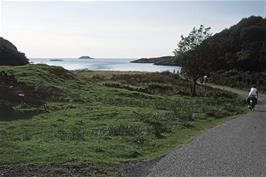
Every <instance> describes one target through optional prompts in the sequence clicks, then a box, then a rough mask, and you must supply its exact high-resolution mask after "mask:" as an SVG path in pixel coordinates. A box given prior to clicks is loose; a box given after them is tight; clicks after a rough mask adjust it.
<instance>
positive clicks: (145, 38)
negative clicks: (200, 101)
mask: <svg viewBox="0 0 266 177" xmlns="http://www.w3.org/2000/svg"><path fill="white" fill-rule="evenodd" d="M0 1H1V0H0ZM1 7H2V11H1V30H0V32H1V33H0V36H2V37H4V38H6V39H8V40H10V41H11V42H12V43H13V44H15V45H16V46H17V48H18V49H19V50H20V51H22V52H24V53H26V56H27V57H29V58H38V57H41V58H45V57H49V58H65V57H66V58H72V57H73V58H75V57H79V56H82V55H89V56H91V57H95V58H140V57H156V56H164V55H172V51H173V50H174V49H175V48H176V46H177V43H178V41H179V39H180V35H181V34H185V35H186V34H188V33H189V32H190V31H191V30H192V28H193V27H194V26H196V27H199V25H200V24H203V25H204V26H206V27H211V28H212V30H211V31H212V32H213V33H216V32H219V31H221V30H223V29H225V28H228V27H230V26H232V25H234V24H236V23H237V22H238V21H240V20H241V19H242V18H245V17H249V16H251V15H256V16H263V17H265V2H264V1H247V0H246V1H234V2H232V1H228V0H227V1H168V2H165V1H146V2H143V1H135V2H134V1H131V2H130V1H122V2H121V1H105V2H104V1H101V2H96V1H79V2H75V1H60V2H59V1H57V2H56V1H41V2H40V1H35V2H33V1H2V5H1Z"/></svg>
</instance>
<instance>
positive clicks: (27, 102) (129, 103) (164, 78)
mask: <svg viewBox="0 0 266 177" xmlns="http://www.w3.org/2000/svg"><path fill="white" fill-rule="evenodd" d="M0 71H6V72H8V73H13V74H14V75H15V78H16V79H17V81H18V82H17V83H16V84H13V85H15V86H14V87H13V88H11V89H7V86H8V84H6V83H1V84H2V90H5V94H2V95H0V96H1V97H0V106H2V107H6V108H9V109H5V110H2V113H1V116H0V132H1V133H0V142H1V143H0V154H1V156H0V164H1V165H6V164H9V165H10V164H35V165H36V164H37V165H49V164H77V165H84V164H90V165H92V166H93V169H94V171H93V170H92V175H94V176H97V175H98V176H115V169H116V168H117V167H118V166H119V165H120V164H123V163H126V162H131V161H137V160H143V159H150V158H154V157H159V156H162V155H164V154H166V153H168V152H169V151H170V150H171V149H173V148H175V147H177V146H178V145H180V144H183V143H186V142H188V141H189V140H190V139H191V138H192V137H194V136H195V135H197V134H199V133H200V132H202V131H205V130H206V129H208V128H210V127H213V126H215V125H217V124H219V123H221V122H224V121H226V120H228V119H230V117H231V116H233V115H237V114H240V113H243V112H244V111H245V101H244V100H243V99H242V98H240V97H238V96H237V95H235V94H232V93H229V92H224V91H223V92H222V91H220V90H216V89H211V88H207V89H205V88H203V87H201V86H198V90H197V91H198V96H197V97H191V96H190V94H189V93H190V90H189V88H190V87H189V84H190V83H189V82H188V81H185V80H182V79H180V78H179V77H178V76H177V75H173V74H170V73H161V74H159V73H139V72H91V71H75V72H70V71H66V70H64V69H62V68H59V67H51V66H47V65H26V66H19V67H0ZM10 84H11V83H10ZM1 93H4V92H1ZM17 93H24V94H25V96H24V97H23V98H21V97H18V96H17ZM6 110H8V112H6ZM95 171H97V173H96V172H95Z"/></svg>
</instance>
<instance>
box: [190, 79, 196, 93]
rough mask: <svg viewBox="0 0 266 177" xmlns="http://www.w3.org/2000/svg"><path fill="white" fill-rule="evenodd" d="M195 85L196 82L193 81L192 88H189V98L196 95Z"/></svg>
mask: <svg viewBox="0 0 266 177" xmlns="http://www.w3.org/2000/svg"><path fill="white" fill-rule="evenodd" d="M196 85H197V80H195V79H193V83H192V88H191V96H196V95H197V92H196Z"/></svg>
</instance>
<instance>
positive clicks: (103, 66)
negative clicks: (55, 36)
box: [30, 58, 180, 72]
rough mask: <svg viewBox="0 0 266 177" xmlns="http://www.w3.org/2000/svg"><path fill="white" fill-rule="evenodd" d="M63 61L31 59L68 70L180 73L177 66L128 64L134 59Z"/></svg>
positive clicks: (36, 62)
mask: <svg viewBox="0 0 266 177" xmlns="http://www.w3.org/2000/svg"><path fill="white" fill-rule="evenodd" d="M60 60H63V61H51V59H48V58H46V59H44V58H32V59H30V61H31V62H33V63H34V64H39V63H42V64H48V65H54V66H62V67H63V68H65V69H68V70H83V69H87V70H104V71H148V72H163V71H170V72H174V71H175V72H177V71H180V67H178V66H159V65H153V64H151V63H130V61H133V60H136V59H117V58H112V59H105V58H100V59H98V58H97V59H76V58H71V59H70V58H60Z"/></svg>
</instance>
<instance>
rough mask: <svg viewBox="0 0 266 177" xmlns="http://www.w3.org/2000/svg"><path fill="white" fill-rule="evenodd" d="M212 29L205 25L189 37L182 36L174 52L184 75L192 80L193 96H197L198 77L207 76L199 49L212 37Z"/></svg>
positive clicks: (193, 30)
mask: <svg viewBox="0 0 266 177" xmlns="http://www.w3.org/2000/svg"><path fill="white" fill-rule="evenodd" d="M210 29H211V28H210V27H208V28H205V27H204V26H203V25H200V27H199V28H198V29H197V28H196V27H194V28H193V29H192V31H191V32H190V33H189V35H188V36H186V37H185V36H183V35H181V40H180V42H179V43H178V48H177V49H175V50H174V52H173V53H174V54H175V57H176V58H177V60H178V61H179V62H180V63H181V65H182V72H183V74H185V75H186V76H187V77H189V78H190V79H191V80H192V87H191V94H192V96H195V95H196V80H197V77H198V76H199V75H203V74H206V73H205V72H206V66H205V63H204V62H202V60H203V59H202V57H201V55H200V52H199V51H198V47H199V46H200V45H201V44H202V42H203V41H204V40H206V39H207V38H209V37H210V36H211V35H212V34H211V33H210Z"/></svg>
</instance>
